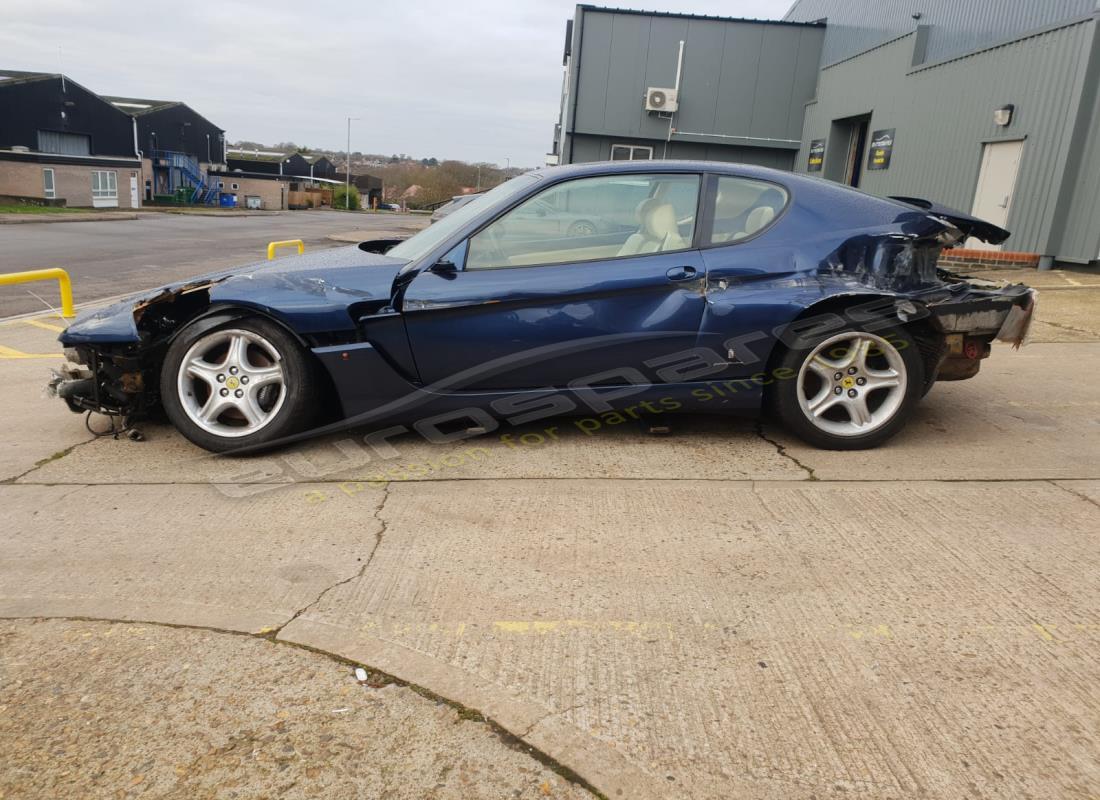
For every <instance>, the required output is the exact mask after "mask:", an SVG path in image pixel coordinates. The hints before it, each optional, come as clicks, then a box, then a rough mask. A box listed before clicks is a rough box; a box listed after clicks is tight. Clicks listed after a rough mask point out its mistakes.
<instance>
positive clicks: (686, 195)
mask: <svg viewBox="0 0 1100 800" xmlns="http://www.w3.org/2000/svg"><path fill="white" fill-rule="evenodd" d="M698 196H699V176H698V175H630V174H622V175H604V176H600V177H596V178H579V179H577V180H574V181H568V182H566V183H561V184H558V185H556V186H551V187H550V188H549V189H546V190H545V191H543V192H540V193H539V194H537V195H535V196H534V197H532V198H530V199H528V200H526V201H524V202H523V203H522V204H520V205H519V206H517V207H516V208H514V209H512V210H511V211H509V212H508V213H506V214H505V215H504V216H502V217H500V218H499V219H497V220H495V221H494V222H492V223H490V224H489V225H488V226H487V227H485V228H483V229H482V230H481V231H479V232H478V233H477V234H475V235H474V236H473V237H472V238H471V239H470V246H469V250H468V252H467V255H466V269H500V268H505V267H525V266H536V265H539V266H542V265H552V264H569V263H576V262H580V261H599V260H602V259H607V258H618V257H625V256H636V255H642V254H645V253H664V252H669V251H673V250H686V249H688V248H690V247H691V242H692V238H693V237H694V235H695V221H696V205H697V203H698Z"/></svg>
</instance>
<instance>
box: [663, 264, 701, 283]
mask: <svg viewBox="0 0 1100 800" xmlns="http://www.w3.org/2000/svg"><path fill="white" fill-rule="evenodd" d="M696 274H697V270H696V269H695V267H673V268H672V269H670V270H669V271H668V272H666V273H665V276H666V277H667V278H668V279H669V280H670V281H690V280H691V279H692V278H694V277H695V275H696Z"/></svg>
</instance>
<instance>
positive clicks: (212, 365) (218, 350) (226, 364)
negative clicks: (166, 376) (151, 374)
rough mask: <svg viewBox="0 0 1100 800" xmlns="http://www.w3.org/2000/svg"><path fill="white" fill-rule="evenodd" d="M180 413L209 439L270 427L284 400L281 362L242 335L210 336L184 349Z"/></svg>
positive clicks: (261, 341) (257, 340)
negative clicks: (206, 434)
mask: <svg viewBox="0 0 1100 800" xmlns="http://www.w3.org/2000/svg"><path fill="white" fill-rule="evenodd" d="M176 384H177V390H178V392H179V399H180V402H181V404H182V406H183V410H184V413H186V414H187V416H188V417H189V418H190V419H191V421H192V422H194V423H195V424H196V425H198V426H199V427H200V428H202V429H203V430H204V431H207V432H208V433H212V434H214V435H216V436H225V437H241V436H248V435H250V434H253V433H256V432H257V431H259V430H260V429H262V428H263V427H265V426H266V425H267V424H268V423H270V422H271V421H272V420H273V419H274V418H275V417H276V415H277V414H278V413H279V409H280V408H282V405H283V401H284V400H285V398H286V389H287V387H286V382H285V378H284V374H283V364H282V356H281V355H280V354H279V351H278V350H277V349H276V348H275V347H274V346H273V345H272V344H271V343H270V342H269V341H268V340H267V339H265V338H264V337H262V336H260V335H259V334H258V333H254V332H253V331H246V330H240V329H229V330H219V331H214V332H212V333H209V334H207V335H205V336H203V337H201V338H200V339H198V341H196V342H195V343H194V344H193V345H191V347H190V349H188V351H187V353H186V354H185V355H184V357H183V362H182V363H181V364H180V367H179V373H178V375H177V380H176Z"/></svg>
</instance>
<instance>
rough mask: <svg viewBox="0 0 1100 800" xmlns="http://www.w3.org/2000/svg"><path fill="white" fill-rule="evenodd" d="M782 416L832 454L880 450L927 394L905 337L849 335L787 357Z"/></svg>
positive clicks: (779, 396) (782, 366) (779, 403)
mask: <svg viewBox="0 0 1100 800" xmlns="http://www.w3.org/2000/svg"><path fill="white" fill-rule="evenodd" d="M776 373H777V376H778V375H793V377H790V378H789V379H786V380H781V379H778V378H777V380H776V382H775V384H774V386H775V390H774V392H773V394H772V398H773V404H774V407H775V411H776V412H777V413H778V416H779V418H780V420H781V421H782V422H783V424H784V425H785V426H786V427H787V428H788V429H789V430H790V431H791V432H792V433H794V434H795V435H797V436H798V437H799V438H801V439H803V440H805V441H806V442H808V443H810V444H812V445H815V446H817V447H821V448H825V449H829V450H863V449H866V448H870V447H877V446H878V445H880V444H882V443H883V442H885V441H886V440H887V439H889V438H890V437H892V436H893V435H894V434H896V433H897V432H898V431H900V430H901V429H902V428H903V427H904V426H905V423H906V421H907V420H908V418H909V416H910V415H911V413H912V410H913V407H914V406H915V405H916V403H917V401H918V400H919V399H920V397H921V392H922V390H923V387H924V378H923V374H922V373H923V366H922V362H921V358H920V355H919V353H918V351H917V346H916V343H915V342H914V341H913V339H912V337H911V336H909V335H908V334H907V333H906V331H904V330H903V329H899V328H888V329H885V330H879V331H877V332H875V333H871V332H869V331H861V330H848V331H843V332H841V333H832V334H829V335H827V336H825V337H821V338H819V339H817V340H816V341H814V342H812V343H810V344H809V345H807V346H805V347H801V348H792V349H788V350H787V351H785V352H784V354H783V356H782V357H781V359H780V363H779V365H778V368H777V370H776Z"/></svg>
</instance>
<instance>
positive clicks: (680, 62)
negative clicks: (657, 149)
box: [661, 39, 684, 158]
mask: <svg viewBox="0 0 1100 800" xmlns="http://www.w3.org/2000/svg"><path fill="white" fill-rule="evenodd" d="M683 71H684V40H683V39H681V40H680V53H679V55H677V56H676V89H675V91H676V107H677V108H679V106H680V75H681V74H682V73H683ZM675 118H676V112H675V111H672V112H670V113H669V115H668V136H666V137H665V150H664V153H662V154H661V157H662V158H668V143H669V142H671V141H672V121H673V120H674V119H675Z"/></svg>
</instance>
